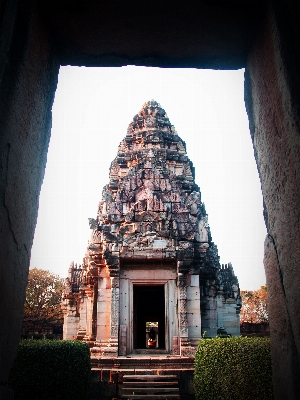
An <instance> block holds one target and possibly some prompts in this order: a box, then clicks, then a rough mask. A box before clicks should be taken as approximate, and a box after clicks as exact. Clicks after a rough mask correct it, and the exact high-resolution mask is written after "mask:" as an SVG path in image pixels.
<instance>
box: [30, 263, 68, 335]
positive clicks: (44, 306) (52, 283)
mask: <svg viewBox="0 0 300 400" xmlns="http://www.w3.org/2000/svg"><path fill="white" fill-rule="evenodd" d="M63 290H64V280H63V279H61V278H60V277H59V276H58V275H55V274H53V273H52V272H50V271H45V270H42V269H37V268H34V269H31V270H29V275H28V284H27V288H26V300H25V304H24V321H26V323H27V325H28V324H30V325H31V326H32V327H36V328H38V327H40V326H42V325H43V324H45V323H61V322H62V321H63V313H62V310H61V307H60V303H61V297H62V293H63Z"/></svg>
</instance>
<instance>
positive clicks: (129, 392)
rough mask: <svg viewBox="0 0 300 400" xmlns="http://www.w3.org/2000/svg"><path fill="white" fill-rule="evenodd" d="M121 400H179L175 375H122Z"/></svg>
mask: <svg viewBox="0 0 300 400" xmlns="http://www.w3.org/2000/svg"><path fill="white" fill-rule="evenodd" d="M120 394H121V398H122V399H128V400H129V399H172V400H179V399H180V394H179V384H178V376H177V375H170V374H169V375H153V374H152V375H124V376H123V385H122V389H121V393H120Z"/></svg>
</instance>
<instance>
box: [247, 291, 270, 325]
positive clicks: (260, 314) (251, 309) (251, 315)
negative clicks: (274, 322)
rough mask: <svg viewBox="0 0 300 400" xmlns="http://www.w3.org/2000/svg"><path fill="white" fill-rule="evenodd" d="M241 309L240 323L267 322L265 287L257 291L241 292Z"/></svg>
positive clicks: (266, 293)
mask: <svg viewBox="0 0 300 400" xmlns="http://www.w3.org/2000/svg"><path fill="white" fill-rule="evenodd" d="M241 296H242V308H241V312H240V321H241V323H243V322H250V323H255V324H256V323H259V322H267V321H268V306H267V301H268V292H267V287H266V286H261V287H260V289H258V290H253V291H250V290H244V291H241Z"/></svg>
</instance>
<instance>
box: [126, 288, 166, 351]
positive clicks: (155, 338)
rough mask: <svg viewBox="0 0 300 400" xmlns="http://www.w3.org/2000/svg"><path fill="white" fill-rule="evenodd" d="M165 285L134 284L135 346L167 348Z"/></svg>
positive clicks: (139, 347) (140, 347) (141, 347)
mask: <svg viewBox="0 0 300 400" xmlns="http://www.w3.org/2000/svg"><path fill="white" fill-rule="evenodd" d="M165 340H166V339H165V291H164V285H151V286H144V285H134V286H133V347H134V348H135V349H145V348H159V349H165V348H166V343H165Z"/></svg>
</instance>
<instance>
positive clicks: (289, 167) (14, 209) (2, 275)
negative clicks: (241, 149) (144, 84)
mask: <svg viewBox="0 0 300 400" xmlns="http://www.w3.org/2000/svg"><path fill="white" fill-rule="evenodd" d="M39 3H41V2H38V1H34V0H32V1H30V0H28V1H27V2H17V1H16V0H12V1H9V2H1V4H0V15H1V30H2V37H1V43H0V48H1V51H0V65H1V69H0V79H1V81H0V96H1V112H0V127H1V139H0V144H1V152H0V154H1V158H0V167H1V181H0V182H1V184H0V194H1V200H2V201H1V206H0V209H1V212H0V215H1V217H0V218H1V231H0V242H1V249H0V262H1V264H0V265H1V270H0V281H1V283H2V286H1V301H0V316H1V324H0V330H1V335H0V338H1V339H0V361H1V362H0V365H1V371H0V374H1V375H0V382H1V383H0V396H1V398H9V396H10V394H9V391H8V390H7V387H6V382H7V378H8V372H9V369H10V367H11V365H12V362H13V359H14V357H15V354H16V348H17V344H18V341H19V337H20V329H21V319H22V309H23V301H24V293H25V287H26V276H27V272H28V266H29V260H30V249H31V245H32V240H33V234H34V228H35V223H36V216H37V209H38V196H39V191H40V186H41V183H42V180H43V174H44V168H45V164H46V154H47V148H48V142H49V136H50V127H51V107H52V103H53V97H54V92H55V88H56V83H57V74H58V69H59V64H73V65H87V66H105V65H107V66H121V65H126V64H136V65H148V66H149V65H150V66H151V65H152V66H160V67H167V66H173V67H187V66H188V67H197V68H240V67H244V66H246V67H247V68H246V86H245V88H246V90H245V93H246V104H247V110H248V115H249V121H250V130H251V135H252V140H253V145H254V152H255V157H256V161H257V164H258V169H259V172H260V177H261V182H262V191H263V195H264V202H265V220H266V224H267V228H268V233H269V234H268V237H267V239H266V253H265V266H266V273H267V285H268V287H269V294H270V318H271V337H272V358H273V365H274V387H275V393H276V398H278V399H279V398H283V397H285V398H289V399H292V398H296V396H297V395H296V394H297V393H298V392H299V382H298V381H297V377H298V376H299V370H300V366H299V364H300V361H299V360H300V357H299V353H300V336H299V332H300V327H299V324H300V321H299V318H298V310H299V308H300V296H299V290H298V288H299V284H300V272H299V268H298V260H299V253H300V248H299V243H300V240H299V239H300V237H299V236H300V234H299V221H300V215H299V214H300V211H299V210H300V209H299V205H298V203H299V197H300V193H299V191H300V182H299V180H300V178H299V176H300V174H299V171H300V165H299V162H300V161H299V147H300V143H299V140H300V139H299V127H300V121H299V119H300V95H299V93H300V90H299V89H300V79H299V69H300V65H299V64H300V61H299V60H300V55H299V26H300V25H299V22H300V11H299V6H298V4H297V3H296V2H294V1H293V0H285V1H281V2H277V1H271V0H270V1H266V2H261V1H260V2H253V1H244V2H240V1H233V2H232V1H230V2H226V1H224V2H217V3H214V2H207V1H202V2H201V3H200V4H199V2H195V3H194V2H190V3H189V4H188V5H187V4H185V3H183V2H180V1H178V2H177V1H173V2H172V3H169V2H168V1H165V2H157V3H156V2H150V1H149V2H148V3H147V2H143V3H140V2H137V1H134V0H133V1H130V2H124V1H121V2H117V3H118V4H117V7H116V4H114V3H113V4H112V3H111V2H106V1H103V2H99V1H97V2H94V1H91V2H84V1H81V0H78V1H74V2H68V1H64V2H61V1H58V2H55V1H45V2H42V4H39ZM91 38H92V40H91Z"/></svg>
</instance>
